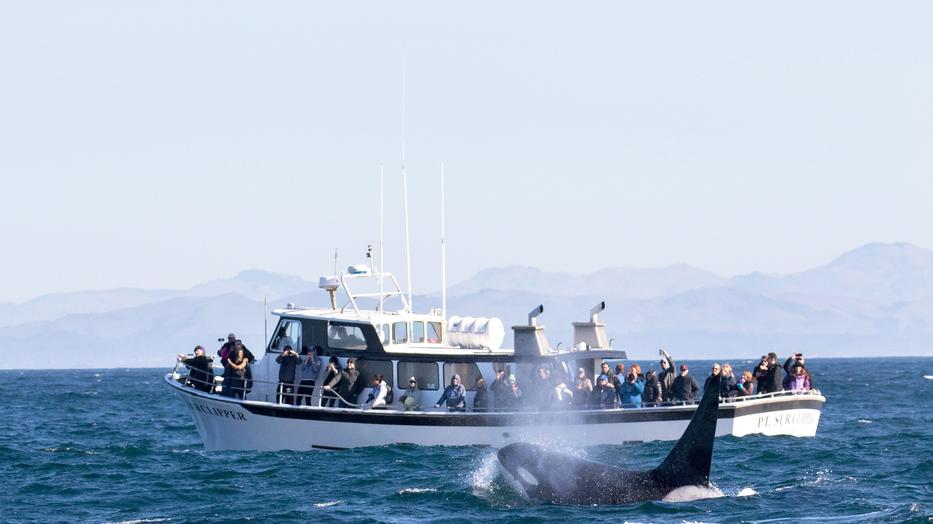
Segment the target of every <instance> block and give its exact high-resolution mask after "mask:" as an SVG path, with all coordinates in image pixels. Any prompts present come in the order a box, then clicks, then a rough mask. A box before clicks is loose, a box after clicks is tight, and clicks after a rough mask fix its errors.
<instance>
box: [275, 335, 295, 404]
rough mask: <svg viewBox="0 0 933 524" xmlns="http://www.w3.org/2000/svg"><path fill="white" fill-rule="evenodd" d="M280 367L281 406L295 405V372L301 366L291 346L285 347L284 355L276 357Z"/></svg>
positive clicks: (279, 399)
mask: <svg viewBox="0 0 933 524" xmlns="http://www.w3.org/2000/svg"><path fill="white" fill-rule="evenodd" d="M275 362H276V364H278V365H279V391H278V393H279V395H278V402H279V404H295V395H294V393H295V370H296V369H297V368H298V365H299V364H301V359H300V358H299V357H298V354H297V353H295V352H294V351H292V347H291V346H285V349H284V350H283V351H282V354H281V355H279V356H277V357H275Z"/></svg>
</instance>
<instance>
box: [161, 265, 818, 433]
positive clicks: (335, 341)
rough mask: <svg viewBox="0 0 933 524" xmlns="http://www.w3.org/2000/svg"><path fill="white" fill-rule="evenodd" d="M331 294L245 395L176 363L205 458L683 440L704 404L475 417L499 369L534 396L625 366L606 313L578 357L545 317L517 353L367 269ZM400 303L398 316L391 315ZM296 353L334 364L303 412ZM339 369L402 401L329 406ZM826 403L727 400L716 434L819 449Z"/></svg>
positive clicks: (273, 352) (171, 381)
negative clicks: (536, 389) (408, 395)
mask: <svg viewBox="0 0 933 524" xmlns="http://www.w3.org/2000/svg"><path fill="white" fill-rule="evenodd" d="M320 287H321V288H322V289H323V290H324V291H325V292H327V293H328V295H329V297H330V307H323V308H322V307H317V308H312V307H297V306H294V305H291V304H289V305H288V307H286V308H283V309H276V310H274V311H273V314H274V315H276V316H277V317H278V324H277V326H276V328H275V330H274V331H273V332H272V333H273V336H272V337H270V338H269V340H268V341H267V343H266V347H265V352H264V354H263V355H261V356H259V358H258V359H256V360H255V361H254V362H253V363H252V364H251V365H250V371H251V376H249V377H248V378H247V380H241V381H239V384H240V385H239V386H237V385H233V384H231V383H229V382H233V381H228V384H224V380H223V377H222V376H221V375H222V374H223V373H222V370H220V369H219V368H218V369H217V371H216V372H213V373H211V372H204V373H201V374H199V373H198V372H191V371H189V370H188V369H187V366H185V365H183V364H182V363H178V364H177V365H176V366H175V369H174V370H173V371H171V372H169V373H167V374H166V375H165V378H164V379H165V383H166V384H167V385H168V386H169V387H170V388H171V389H172V390H173V391H174V392H175V393H176V394H177V395H178V397H179V398H181V400H182V401H183V403H184V405H185V406H186V407H187V408H188V410H189V411H190V412H191V415H192V417H193V418H194V422H195V426H196V427H197V431H198V433H199V435H200V437H201V439H202V440H203V441H204V446H205V448H207V449H209V450H221V449H252V450H282V449H289V450H310V449H346V448H354V447H361V446H382V445H388V444H399V443H405V444H416V445H425V446H433V445H449V446H465V445H487V446H494V447H503V446H505V445H508V444H509V443H512V442H518V441H522V442H537V443H564V444H566V443H569V444H572V445H575V446H590V445H600V444H623V443H626V442H641V441H652V440H677V439H678V438H680V436H681V434H683V432H684V429H685V428H686V426H687V424H688V422H689V421H690V418H691V416H692V415H693V413H694V411H695V410H696V404H686V405H684V404H683V403H680V404H660V405H655V406H651V407H648V406H641V407H634V406H626V405H622V406H620V407H616V408H611V409H599V407H598V406H596V407H593V406H589V405H587V406H582V407H579V408H577V407H573V406H569V405H564V406H561V407H552V406H548V407H547V408H541V407H538V406H533V405H531V404H532V403H524V404H523V405H522V406H521V407H509V408H503V409H501V410H500V409H490V410H487V411H474V410H473V409H472V406H473V399H474V396H475V394H476V391H475V390H474V384H475V380H476V378H477V377H485V379H486V381H487V383H489V384H492V382H493V380H494V379H495V377H496V373H497V371H498V370H505V371H506V375H507V376H509V377H514V380H516V381H517V383H518V384H520V385H521V384H528V385H530V384H532V382H533V380H534V378H535V377H536V375H537V373H538V372H539V370H540V369H541V368H545V369H547V370H549V372H550V374H551V377H553V378H554V379H555V380H554V382H555V383H556V382H559V381H566V384H568V385H570V387H571V388H572V387H573V386H572V384H573V383H574V382H573V379H574V376H575V375H576V373H577V372H578V371H577V370H579V369H583V370H584V371H585V373H586V374H587V375H589V377H594V375H595V374H597V373H598V370H599V367H600V365H601V364H602V362H603V361H607V360H608V361H617V360H624V359H626V354H625V352H624V351H621V350H617V349H613V348H612V347H611V344H610V341H609V340H608V339H607V336H606V329H605V325H604V324H603V323H601V322H600V320H599V314H600V313H601V312H602V311H603V309H604V308H605V303H601V304H598V305H597V306H596V307H594V308H593V309H592V310H591V311H590V314H589V318H588V319H587V320H586V321H585V322H575V323H574V324H573V329H574V345H573V346H572V347H568V348H563V349H561V348H553V347H551V346H550V345H549V344H548V341H547V338H546V336H545V332H544V327H543V326H542V325H539V324H538V317H539V316H540V314H541V313H542V312H543V307H542V306H539V307H537V308H535V309H534V310H533V311H532V312H531V313H530V314H529V317H528V322H527V323H526V324H523V325H517V326H513V327H512V332H513V337H514V344H513V348H512V349H507V348H502V347H501V346H502V342H503V340H504V339H505V329H504V327H503V324H502V322H501V321H500V320H498V319H494V318H475V317H458V316H451V317H449V318H448V317H447V316H446V311H445V309H444V308H437V309H431V310H430V311H429V312H427V313H415V312H414V311H413V308H412V306H411V295H410V292H409V295H408V297H406V296H405V293H403V292H402V290H401V288H400V287H399V285H398V282H397V281H396V279H395V277H394V276H393V275H392V274H391V273H387V272H384V271H381V270H377V269H376V268H372V267H370V266H368V265H354V266H350V267H349V268H348V269H347V270H346V271H345V272H343V273H342V274H340V275H339V276H329V277H322V278H321V281H320ZM339 290H342V292H343V294H345V296H346V302H345V304H344V305H343V306H342V307H338V304H337V293H338V291H339ZM373 302H374V304H373ZM396 303H397V305H398V306H399V307H393V308H391V309H390V308H389V307H388V306H387V305H388V304H392V305H393V306H395V305H396ZM367 305H371V306H372V307H371V309H366V307H365V306H367ZM444 305H445V306H446V300H444ZM284 340H287V341H289V343H290V345H292V346H293V348H295V350H296V351H299V348H301V349H303V350H309V349H311V348H316V351H318V352H320V356H321V359H322V361H323V365H322V366H321V370H320V373H319V374H318V376H317V378H316V385H317V386H316V387H314V388H313V390H311V392H310V394H307V393H305V394H303V395H301V396H299V398H300V400H302V402H301V404H303V405H294V404H297V403H298V402H295V397H291V398H289V397H288V396H285V397H283V396H282V395H281V391H280V390H279V388H280V387H281V385H280V383H279V381H278V378H279V375H278V372H279V364H277V363H276V358H277V357H279V356H280V355H281V352H282V349H281V348H282V347H284V344H283V341H284ZM332 357H335V358H336V359H337V360H338V361H339V363H340V365H341V366H343V367H345V366H346V365H347V362H348V360H349V359H355V362H356V367H357V368H358V370H359V379H358V381H359V382H360V383H362V384H365V385H367V386H368V385H370V379H371V377H373V375H374V374H381V375H383V376H384V379H385V383H386V386H387V388H388V391H389V392H390V393H391V394H390V397H392V400H394V402H389V403H387V404H386V405H384V406H379V407H375V408H366V407H361V406H359V405H357V404H353V403H351V402H349V401H350V399H343V400H347V401H348V403H347V404H337V405H334V406H328V405H327V404H329V402H327V401H328V398H327V392H325V391H324V388H323V387H321V386H322V385H323V384H324V383H325V377H326V375H327V372H328V370H327V363H328V360H329V359H331V358H332ZM301 358H302V360H304V359H305V357H301ZM454 375H459V377H460V378H461V379H462V384H463V386H464V387H465V388H466V399H465V400H466V402H465V406H466V410H465V411H450V410H448V408H447V407H446V406H442V407H435V402H437V399H438V398H439V397H440V396H441V394H442V393H443V391H444V387H445V385H447V384H449V383H450V382H451V379H452V378H453V376H454ZM409 377H415V378H416V381H417V384H418V386H417V392H416V395H420V399H418V402H410V403H408V405H403V403H401V402H399V399H400V397H401V396H402V394H403V393H404V392H405V386H406V385H407V384H408V380H409ZM236 389H239V391H236ZM367 390H368V388H367V389H364V390H363V392H362V394H360V396H359V402H362V401H363V400H364V399H365V398H366V392H367ZM305 391H307V390H305ZM241 397H242V398H241ZM301 397H304V398H301ZM824 402H825V398H824V397H823V396H822V395H821V394H820V393H819V392H818V391H798V392H779V393H772V394H766V395H752V396H743V397H737V398H729V399H723V400H722V402H720V405H719V410H718V411H719V417H718V423H717V426H716V435H717V436H721V435H735V436H744V435H751V434H762V435H790V436H798V437H807V436H814V435H815V434H816V430H817V425H818V424H819V420H820V411H821V408H822V406H823V404H824ZM293 403H294V404H293Z"/></svg>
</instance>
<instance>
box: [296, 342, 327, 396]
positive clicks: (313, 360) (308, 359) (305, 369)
mask: <svg viewBox="0 0 933 524" xmlns="http://www.w3.org/2000/svg"><path fill="white" fill-rule="evenodd" d="M321 351H322V350H321V347H320V346H314V347H313V348H311V349H308V346H305V347H304V348H302V350H301V354H302V355H305V360H304V362H302V363H301V369H300V370H299V374H298V402H296V404H298V405H299V406H300V405H302V404H307V405H309V406H310V405H311V395H313V394H314V385H315V384H316V383H317V376H318V375H319V374H320V373H321V366H323V365H324V362H323V361H322V360H321V356H320V354H321Z"/></svg>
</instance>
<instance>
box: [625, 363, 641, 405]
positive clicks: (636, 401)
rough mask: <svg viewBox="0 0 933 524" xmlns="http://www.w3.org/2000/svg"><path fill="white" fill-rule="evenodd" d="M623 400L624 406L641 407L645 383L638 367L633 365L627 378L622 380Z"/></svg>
mask: <svg viewBox="0 0 933 524" xmlns="http://www.w3.org/2000/svg"><path fill="white" fill-rule="evenodd" d="M619 389H620V390H621V400H622V406H623V407H628V406H633V407H636V408H640V407H641V395H642V393H644V392H645V383H644V382H643V381H641V380H640V379H639V378H638V368H636V367H634V366H632V367H631V368H630V369H629V372H628V375H625V380H624V381H623V382H622V387H621V388H619Z"/></svg>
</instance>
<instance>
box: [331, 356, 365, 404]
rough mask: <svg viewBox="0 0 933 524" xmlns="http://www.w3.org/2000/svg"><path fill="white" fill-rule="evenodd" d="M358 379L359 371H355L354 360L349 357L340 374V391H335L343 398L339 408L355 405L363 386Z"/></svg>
mask: <svg viewBox="0 0 933 524" xmlns="http://www.w3.org/2000/svg"><path fill="white" fill-rule="evenodd" d="M359 379H360V371H359V370H358V369H356V359H355V358H354V357H350V358H348V359H347V367H346V368H344V370H343V371H341V372H340V389H339V390H338V391H337V394H338V395H340V396H341V397H342V398H343V400H341V401H340V407H342V408H348V407H350V405H351V404H356V400H357V398H358V397H359V396H360V391H362V390H363V384H362V383H361V382H360V380H359Z"/></svg>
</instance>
